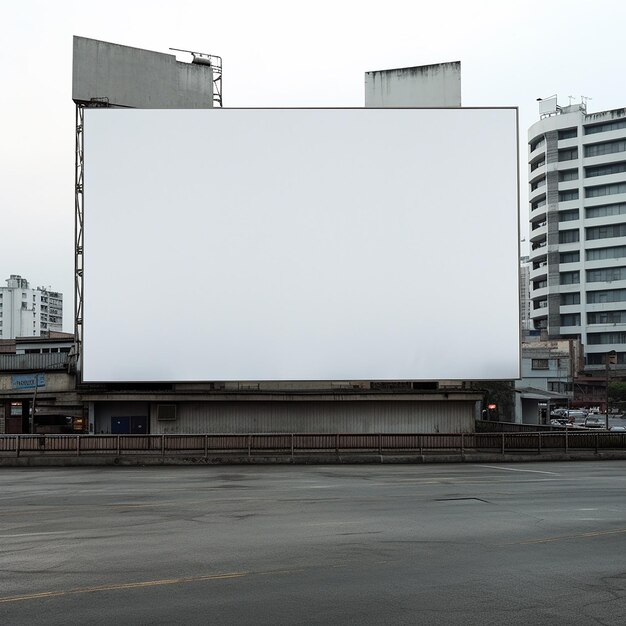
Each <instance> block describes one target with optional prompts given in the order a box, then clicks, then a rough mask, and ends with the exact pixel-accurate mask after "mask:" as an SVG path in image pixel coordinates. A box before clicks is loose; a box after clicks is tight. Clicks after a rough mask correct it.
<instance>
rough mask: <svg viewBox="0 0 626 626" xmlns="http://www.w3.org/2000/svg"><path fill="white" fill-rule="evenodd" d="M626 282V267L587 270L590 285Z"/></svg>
mask: <svg viewBox="0 0 626 626" xmlns="http://www.w3.org/2000/svg"><path fill="white" fill-rule="evenodd" d="M613 280H626V267H607V268H603V269H599V270H587V282H588V283H601V282H607V281H608V282H610V281H613Z"/></svg>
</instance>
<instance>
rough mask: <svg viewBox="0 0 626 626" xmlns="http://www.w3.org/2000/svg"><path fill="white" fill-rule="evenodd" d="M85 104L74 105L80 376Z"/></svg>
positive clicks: (76, 331)
mask: <svg viewBox="0 0 626 626" xmlns="http://www.w3.org/2000/svg"><path fill="white" fill-rule="evenodd" d="M84 121H85V105H84V104H77V105H76V148H75V164H74V354H75V356H76V370H77V374H78V375H79V376H80V377H81V378H82V372H81V370H82V367H81V364H82V348H83V241H84V232H83V225H84V211H83V200H84V195H83V182H84V174H85V161H84V158H83V156H84V152H83V147H84V142H83V136H84V132H83V131H84Z"/></svg>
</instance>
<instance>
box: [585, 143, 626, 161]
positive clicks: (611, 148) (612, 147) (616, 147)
mask: <svg viewBox="0 0 626 626" xmlns="http://www.w3.org/2000/svg"><path fill="white" fill-rule="evenodd" d="M616 152H626V139H618V140H616V141H607V142H605V143H592V144H591V145H588V146H585V156H586V157H594V156H600V155H602V154H615V153H616Z"/></svg>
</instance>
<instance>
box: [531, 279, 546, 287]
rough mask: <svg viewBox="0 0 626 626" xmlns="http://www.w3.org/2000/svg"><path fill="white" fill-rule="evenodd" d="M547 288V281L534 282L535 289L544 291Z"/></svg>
mask: <svg viewBox="0 0 626 626" xmlns="http://www.w3.org/2000/svg"><path fill="white" fill-rule="evenodd" d="M547 286H548V281H547V280H533V289H544V288H545V287H547Z"/></svg>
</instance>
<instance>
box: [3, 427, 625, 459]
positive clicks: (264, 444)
mask: <svg viewBox="0 0 626 626" xmlns="http://www.w3.org/2000/svg"><path fill="white" fill-rule="evenodd" d="M625 449H626V432H625V433H612V432H608V431H599V432H592V431H587V432H576V433H572V432H567V431H565V432H517V433H515V432H501V433H463V434H458V433H424V434H416V433H407V434H298V433H294V434H241V435H232V434H223V435H213V434H211V435H209V434H207V435H0V457H1V456H16V457H19V456H117V457H120V456H125V455H127V456H128V455H143V456H162V457H165V456H178V455H185V456H191V457H205V458H208V457H209V456H210V455H223V454H227V455H228V454H231V455H245V456H268V455H272V456H274V455H290V456H296V455H307V454H318V453H326V454H337V455H339V454H341V455H349V454H359V453H361V454H377V455H385V454H387V455H393V454H419V455H424V454H427V453H428V454H446V453H448V454H450V453H453V454H460V455H461V456H463V455H465V454H472V453H480V452H491V453H493V452H496V453H500V454H503V455H504V454H506V453H534V454H541V453H542V452H555V451H556V452H570V451H579V450H588V451H594V452H596V453H597V452H598V451H599V450H625Z"/></svg>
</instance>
